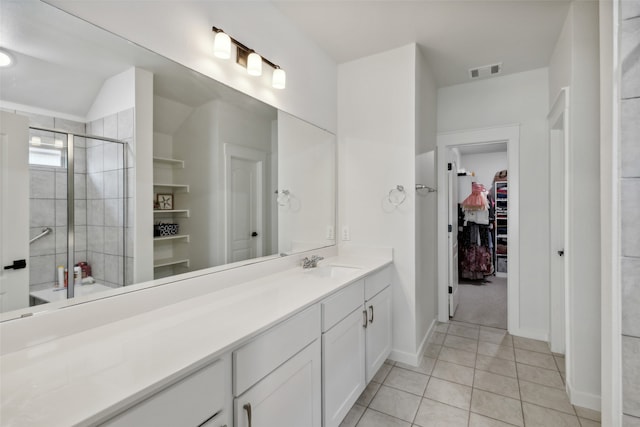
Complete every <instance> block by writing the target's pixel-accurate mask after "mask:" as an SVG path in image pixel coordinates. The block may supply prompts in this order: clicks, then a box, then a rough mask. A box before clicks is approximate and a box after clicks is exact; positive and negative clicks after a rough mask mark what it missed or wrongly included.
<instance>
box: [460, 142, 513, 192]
mask: <svg viewBox="0 0 640 427" xmlns="http://www.w3.org/2000/svg"><path fill="white" fill-rule="evenodd" d="M461 167H463V168H465V169H466V170H467V172H474V173H475V177H473V178H472V181H473V182H479V183H480V184H483V185H484V187H485V188H486V189H487V191H489V189H490V188H491V186H492V185H493V177H494V176H495V174H496V172H499V171H501V170H504V169H507V167H508V161H507V152H506V151H502V152H498V153H478V154H463V155H462V156H461V157H460V164H459V165H458V169H459V168H461ZM466 193H467V194H458V196H460V197H462V198H466V197H467V196H468V195H469V194H471V186H469V189H468V191H467V192H466Z"/></svg>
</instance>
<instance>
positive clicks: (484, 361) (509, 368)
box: [476, 354, 517, 378]
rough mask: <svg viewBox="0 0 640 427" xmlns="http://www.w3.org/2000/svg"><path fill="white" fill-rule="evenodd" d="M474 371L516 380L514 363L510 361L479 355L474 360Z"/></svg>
mask: <svg viewBox="0 0 640 427" xmlns="http://www.w3.org/2000/svg"><path fill="white" fill-rule="evenodd" d="M476 369H480V370H481V371H486V372H491V373H492V374H499V375H505V376H507V377H513V378H516V376H517V375H516V363H515V362H512V361H510V360H504V359H498V358H497V357H489V356H484V355H482V354H479V355H478V357H477V358H476Z"/></svg>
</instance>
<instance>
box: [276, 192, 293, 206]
mask: <svg viewBox="0 0 640 427" xmlns="http://www.w3.org/2000/svg"><path fill="white" fill-rule="evenodd" d="M274 193H275V194H276V202H277V203H278V205H279V206H286V205H288V204H289V201H290V200H291V192H289V190H276V191H275V192H274Z"/></svg>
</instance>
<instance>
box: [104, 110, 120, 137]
mask: <svg viewBox="0 0 640 427" xmlns="http://www.w3.org/2000/svg"><path fill="white" fill-rule="evenodd" d="M103 136H106V137H107V138H114V139H115V138H118V115H117V114H112V115H110V116H107V117H105V118H104V135H103Z"/></svg>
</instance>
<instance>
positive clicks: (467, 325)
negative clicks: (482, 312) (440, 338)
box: [449, 320, 480, 330]
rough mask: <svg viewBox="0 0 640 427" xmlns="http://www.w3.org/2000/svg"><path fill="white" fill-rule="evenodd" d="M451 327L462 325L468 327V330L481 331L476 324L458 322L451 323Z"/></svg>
mask: <svg viewBox="0 0 640 427" xmlns="http://www.w3.org/2000/svg"><path fill="white" fill-rule="evenodd" d="M449 325H460V326H466V327H467V328H474V329H478V330H479V329H480V325H476V324H475V323H467V322H460V321H458V320H452V321H450V322H449Z"/></svg>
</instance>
